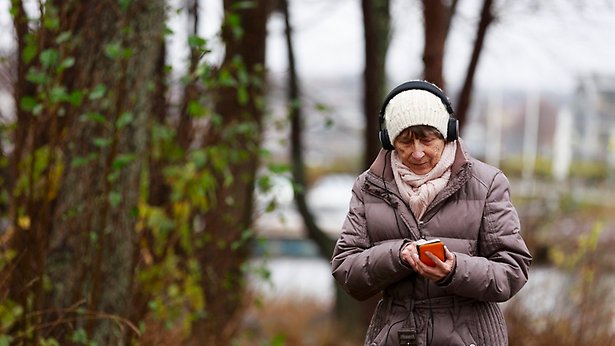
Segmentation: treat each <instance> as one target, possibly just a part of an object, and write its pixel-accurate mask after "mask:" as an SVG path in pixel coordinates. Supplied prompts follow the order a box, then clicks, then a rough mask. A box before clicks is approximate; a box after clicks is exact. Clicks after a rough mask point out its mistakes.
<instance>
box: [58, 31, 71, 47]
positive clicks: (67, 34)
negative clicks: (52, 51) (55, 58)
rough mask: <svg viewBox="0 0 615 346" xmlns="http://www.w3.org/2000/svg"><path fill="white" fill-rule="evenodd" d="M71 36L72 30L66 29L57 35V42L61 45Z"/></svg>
mask: <svg viewBox="0 0 615 346" xmlns="http://www.w3.org/2000/svg"><path fill="white" fill-rule="evenodd" d="M71 37H72V33H71V32H70V31H64V32H62V33H60V34H59V35H58V36H57V37H56V44H58V45H60V44H62V43H64V42H66V41H68V40H70V38H71Z"/></svg>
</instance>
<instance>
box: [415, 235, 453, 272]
mask: <svg viewBox="0 0 615 346" xmlns="http://www.w3.org/2000/svg"><path fill="white" fill-rule="evenodd" d="M416 251H417V252H418V253H419V259H420V260H421V262H423V263H425V264H426V265H428V266H430V267H435V266H436V263H435V262H434V261H432V260H431V258H429V257H427V255H426V254H425V253H426V252H427V251H429V252H431V253H432V254H433V255H434V256H436V257H438V258H439V259H440V260H441V261H442V262H444V261H445V260H446V257H445V256H444V243H443V242H442V241H441V240H440V239H431V240H425V239H421V240H419V241H418V242H417V243H416Z"/></svg>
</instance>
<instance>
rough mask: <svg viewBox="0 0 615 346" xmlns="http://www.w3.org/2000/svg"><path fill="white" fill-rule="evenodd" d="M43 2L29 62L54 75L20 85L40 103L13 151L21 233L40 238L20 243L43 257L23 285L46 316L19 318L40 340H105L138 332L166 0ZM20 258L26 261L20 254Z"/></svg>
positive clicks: (30, 311)
mask: <svg viewBox="0 0 615 346" xmlns="http://www.w3.org/2000/svg"><path fill="white" fill-rule="evenodd" d="M44 6H45V11H44V13H43V16H44V17H43V18H41V22H43V21H44V22H45V23H46V25H41V26H40V28H39V29H38V30H39V31H38V32H37V33H36V37H37V38H38V40H39V41H38V43H37V44H38V47H37V48H38V52H39V55H38V57H37V59H33V60H31V61H32V62H34V63H33V65H32V66H30V71H28V72H31V73H32V72H33V71H35V70H32V67H34V68H35V69H36V71H43V72H45V73H47V75H46V76H47V79H44V80H39V81H38V84H37V86H36V87H37V92H36V93H33V92H32V91H31V90H29V89H28V88H26V89H25V91H24V89H21V87H20V86H18V88H19V91H18V92H16V95H17V97H19V99H17V100H16V104H20V99H22V95H23V96H29V97H31V98H32V99H37V100H38V102H39V104H40V105H41V106H42V107H41V108H40V110H39V111H40V114H37V115H36V116H33V114H32V113H29V114H28V113H26V114H23V117H24V119H25V120H24V121H23V122H22V123H19V122H18V127H20V126H26V125H25V124H27V126H28V129H27V130H28V131H29V135H26V141H24V142H22V143H23V149H24V151H23V153H19V152H16V153H14V155H15V157H14V161H15V166H16V167H18V169H17V172H16V176H17V177H18V179H24V177H25V179H26V180H27V181H28V184H29V192H28V193H26V194H22V193H21V192H20V191H16V192H15V194H14V195H15V199H14V201H15V208H16V210H17V212H16V215H15V217H14V223H15V225H18V226H19V227H20V228H17V231H16V232H17V234H18V235H17V236H16V238H19V237H20V234H26V233H27V234H29V235H30V237H31V239H30V240H32V242H30V243H23V242H16V243H15V246H16V249H17V250H18V252H19V253H21V254H24V256H30V255H29V254H34V255H35V256H36V265H37V266H38V267H37V268H38V270H37V271H34V272H33V277H32V281H31V283H32V284H33V285H34V286H33V287H30V286H27V285H26V286H22V289H24V288H25V292H26V293H27V294H28V295H30V296H32V297H34V298H35V303H34V304H33V305H32V304H30V305H28V304H22V306H23V307H24V308H27V310H26V313H25V315H26V316H40V318H39V319H38V320H32V321H29V322H28V323H29V324H30V325H29V326H23V327H30V328H35V329H34V330H35V333H33V335H31V338H32V340H37V337H38V336H41V337H53V338H55V339H56V340H58V341H59V342H60V343H61V344H70V343H71V338H72V335H73V334H72V333H73V332H74V331H75V330H77V329H82V330H84V331H86V332H87V335H88V336H89V337H90V339H91V340H93V341H96V342H97V343H98V344H113V345H122V344H125V343H126V340H127V338H126V336H127V333H129V332H135V330H134V326H133V325H132V324H131V323H130V322H129V321H128V316H129V313H130V311H129V307H130V306H131V304H130V302H131V298H132V296H131V295H132V283H133V275H134V263H135V260H134V258H135V254H136V253H137V247H136V245H137V244H136V233H135V222H136V215H135V211H136V208H137V206H138V201H139V186H140V184H139V181H140V178H141V163H142V162H141V157H144V156H145V155H143V153H144V150H145V148H146V147H145V144H146V137H147V131H146V128H147V126H146V118H147V116H148V114H149V112H150V110H151V104H150V100H151V97H150V96H151V95H150V91H149V82H150V81H151V79H150V78H151V77H150V76H152V75H153V74H154V73H153V72H154V61H155V58H156V57H157V56H158V54H157V51H158V49H159V47H160V45H159V44H157V42H160V41H161V40H162V34H163V30H164V19H165V15H164V12H165V11H164V8H165V4H164V1H162V0H147V1H146V0H134V1H132V2H130V4H129V5H126V7H122V5H121V4H119V3H118V2H116V1H83V2H78V1H60V0H57V1H47V2H46V3H45V4H44ZM91 18H96V20H95V21H92V20H90V19H91ZM54 23H57V26H56V25H55V24H54ZM67 33H68V34H69V35H70V36H69V39H67V40H61V39H60V38H61V37H62V34H67ZM65 38H66V37H65ZM23 48H24V47H23V46H22V47H20V49H23ZM44 54H48V55H44ZM55 54H57V57H58V58H57V59H53V56H54V55H55ZM69 60H72V62H73V63H72V64H71V63H67V65H66V66H65V67H64V68H63V69H62V68H59V66H60V64H62V63H65V62H66V61H69ZM23 62H24V60H23V58H22V60H20V63H23ZM97 90H98V91H97ZM101 90H104V92H102V93H101V92H100V91H101ZM63 92H65V93H63ZM41 95H42V96H41ZM22 124H23V125H22ZM23 131H26V130H25V129H22V128H19V129H18V130H17V131H16V133H17V134H18V135H20V134H21V133H23ZM24 164H28V165H24ZM37 165H41V166H42V167H43V169H42V174H39V173H38V171H37V168H36V167H38V166H37ZM24 220H27V222H24ZM24 264H25V262H24ZM17 265H18V270H19V271H21V270H22V268H19V266H20V265H22V261H21V260H18V262H17ZM11 280H12V279H11ZM45 283H52V285H51V286H50V287H46V285H45ZM37 287H38V288H37ZM43 292H44V293H45V294H43ZM13 293H16V294H18V293H19V292H13ZM41 297H44V299H41ZM18 298H19V295H18ZM20 303H22V302H20ZM26 303H27V302H26Z"/></svg>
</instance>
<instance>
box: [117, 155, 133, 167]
mask: <svg viewBox="0 0 615 346" xmlns="http://www.w3.org/2000/svg"><path fill="white" fill-rule="evenodd" d="M136 157H137V156H136V155H135V154H120V155H118V156H117V157H116V158H115V160H113V163H112V167H113V168H114V169H120V168H123V167H126V166H127V165H128V164H129V163H131V162H132V161H134V160H135V158H136Z"/></svg>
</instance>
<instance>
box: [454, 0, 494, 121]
mask: <svg viewBox="0 0 615 346" xmlns="http://www.w3.org/2000/svg"><path fill="white" fill-rule="evenodd" d="M492 4H493V0H485V1H484V2H483V9H482V11H481V15H480V22H479V23H478V28H477V29H476V40H475V41H474V48H473V49H472V56H471V57H470V62H469V64H468V69H467V72H466V78H465V81H464V83H463V88H462V89H461V92H460V93H459V97H458V98H457V99H458V101H457V107H456V109H455V116H456V117H457V119H458V120H459V124H460V126H461V125H463V124H465V122H466V114H467V113H468V109H469V108H470V103H471V101H472V100H471V96H472V88H473V86H474V76H475V75H476V68H477V67H478V60H479V58H480V53H481V51H482V50H483V43H484V42H485V36H486V34H487V29H488V28H489V25H490V24H491V23H492V22H493V19H494V16H493V12H492Z"/></svg>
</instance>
